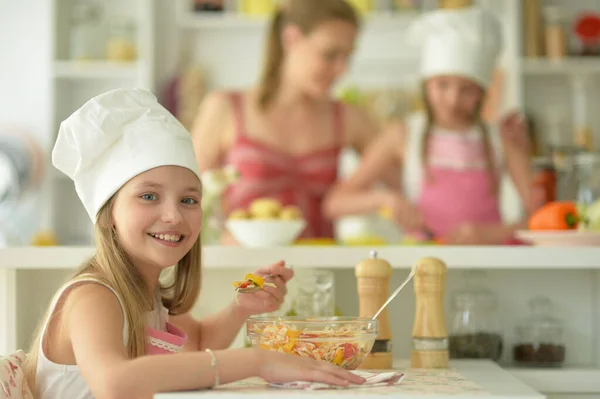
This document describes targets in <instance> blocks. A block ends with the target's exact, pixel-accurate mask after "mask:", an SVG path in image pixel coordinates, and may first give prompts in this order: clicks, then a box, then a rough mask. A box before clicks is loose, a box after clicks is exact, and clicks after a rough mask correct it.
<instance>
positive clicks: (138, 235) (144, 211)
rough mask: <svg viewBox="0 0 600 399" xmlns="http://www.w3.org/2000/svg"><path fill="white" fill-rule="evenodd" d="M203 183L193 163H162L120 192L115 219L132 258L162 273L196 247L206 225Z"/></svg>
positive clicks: (114, 214) (113, 216) (120, 240)
mask: <svg viewBox="0 0 600 399" xmlns="http://www.w3.org/2000/svg"><path fill="white" fill-rule="evenodd" d="M201 197H202V185H201V183H200V180H199V179H198V177H197V176H196V175H195V174H194V173H193V172H192V171H191V170H189V169H187V168H183V167H180V166H160V167H157V168H154V169H151V170H149V171H146V172H144V173H141V174H139V175H137V176H136V177H134V178H133V179H131V180H130V181H128V182H127V183H126V184H125V185H124V186H123V187H122V188H121V189H120V190H119V192H118V193H117V195H116V197H115V202H114V205H113V209H112V221H113V226H114V228H115V230H116V236H117V239H118V240H119V244H120V245H121V247H122V248H123V250H124V251H125V252H126V253H127V255H128V256H129V258H130V259H131V261H132V262H133V264H134V265H136V267H138V268H139V269H140V271H141V272H142V274H146V273H145V271H146V270H148V271H150V270H154V271H155V272H156V273H157V274H160V271H161V270H162V269H164V268H167V267H170V266H173V265H175V264H177V262H179V261H180V260H181V259H182V258H183V256H184V255H185V254H186V253H187V252H188V251H189V250H190V249H191V248H192V245H194V243H195V242H196V240H197V239H198V236H199V234H200V230H201V226H202V209H201V206H200V203H201Z"/></svg>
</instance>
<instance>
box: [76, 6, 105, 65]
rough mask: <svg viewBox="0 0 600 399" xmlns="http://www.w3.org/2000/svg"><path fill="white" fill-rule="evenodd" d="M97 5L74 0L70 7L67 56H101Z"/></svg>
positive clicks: (99, 16) (77, 57)
mask: <svg viewBox="0 0 600 399" xmlns="http://www.w3.org/2000/svg"><path fill="white" fill-rule="evenodd" d="M101 22H102V21H101V12H100V8H99V6H97V5H96V4H92V3H89V2H81V1H78V2H76V3H75V4H74V5H73V7H72V8H71V27H70V32H69V58H71V59H74V60H89V59H96V58H101V57H102V55H101V53H100V51H101V48H102V44H101V42H100V41H101V40H102V38H103V36H102V24H101Z"/></svg>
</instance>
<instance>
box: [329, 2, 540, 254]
mask: <svg viewBox="0 0 600 399" xmlns="http://www.w3.org/2000/svg"><path fill="white" fill-rule="evenodd" d="M410 35H411V36H412V37H414V38H417V39H418V40H419V41H420V48H421V49H422V50H421V51H422V54H421V58H422V61H421V62H422V64H421V69H420V74H421V77H422V79H423V97H424V103H425V112H423V113H418V114H415V115H411V116H409V118H408V119H407V121H406V123H405V124H399V125H396V126H393V127H392V128H391V129H390V130H389V131H388V132H386V133H385V134H383V135H382V136H380V138H379V139H378V140H377V142H375V143H374V144H373V145H372V146H371V147H370V148H369V150H368V151H367V153H366V155H365V156H364V157H363V160H362V162H361V164H360V166H359V168H358V170H357V171H356V173H355V174H354V175H353V176H352V177H351V178H349V179H347V180H346V181H343V182H340V183H339V184H338V185H337V186H336V187H335V188H334V189H333V190H332V191H331V192H330V194H329V197H328V198H327V200H326V201H325V204H324V212H325V213H326V214H327V215H328V216H329V217H331V218H337V217H340V216H343V215H347V214H356V213H366V212H373V211H377V210H380V209H381V208H383V207H385V208H388V209H390V210H391V213H392V216H393V218H394V220H395V221H396V222H397V223H398V224H400V225H401V226H402V227H403V228H404V230H405V231H406V232H411V233H412V232H418V233H420V235H421V236H426V237H430V238H438V239H441V240H443V241H445V242H447V243H449V244H461V245H469V244H501V243H507V242H509V241H510V240H511V237H512V236H513V232H514V231H515V229H517V228H519V227H520V226H522V225H523V222H521V223H516V224H513V225H505V224H503V223H502V218H501V214H500V208H499V204H498V203H499V201H498V194H499V189H500V177H501V167H502V165H503V164H505V165H506V168H507V170H508V172H509V174H510V177H511V178H512V180H513V182H514V184H515V186H516V188H517V190H518V192H519V194H520V196H521V199H522V200H523V202H524V203H525V204H530V203H531V198H530V197H531V194H530V186H529V182H530V172H529V158H528V154H527V150H526V146H525V145H521V144H518V143H517V142H518V140H513V139H509V138H515V137H519V136H524V135H525V132H524V124H523V122H521V120H520V118H519V116H518V115H516V114H515V115H511V116H509V117H508V118H506V119H505V120H504V121H503V122H502V125H501V132H500V136H501V137H503V139H502V140H500V138H499V137H498V134H497V132H495V131H494V130H493V129H489V128H488V127H487V126H486V125H485V124H484V123H483V122H482V120H481V115H480V114H481V112H480V111H481V107H482V103H483V100H484V96H485V90H486V88H487V87H488V85H489V83H490V79H491V77H492V73H493V71H494V67H495V64H496V59H497V56H498V54H499V52H500V49H501V36H502V33H501V29H500V25H499V23H498V21H497V20H496V19H495V18H493V16H491V15H489V14H488V13H486V12H485V11H483V10H482V9H479V8H476V7H472V8H465V9H456V10H436V11H433V12H431V13H428V14H426V15H425V16H423V17H422V19H421V20H420V21H418V22H416V24H415V25H414V26H413V27H412V28H411V32H410ZM394 168H400V169H401V172H402V190H398V189H388V190H379V191H375V190H373V189H372V187H373V185H374V184H375V183H377V182H378V181H380V180H381V178H382V176H384V173H386V172H389V170H390V169H394Z"/></svg>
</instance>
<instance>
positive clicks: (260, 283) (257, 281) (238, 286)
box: [233, 273, 277, 302]
mask: <svg viewBox="0 0 600 399" xmlns="http://www.w3.org/2000/svg"><path fill="white" fill-rule="evenodd" d="M233 286H234V287H235V301H236V302H238V294H239V293H242V294H251V293H254V292H258V291H262V290H264V289H265V287H273V288H277V286H276V285H275V284H273V283H269V282H267V281H265V279H264V278H263V277H261V276H259V275H258V274H254V273H248V274H246V276H244V280H242V281H234V282H233Z"/></svg>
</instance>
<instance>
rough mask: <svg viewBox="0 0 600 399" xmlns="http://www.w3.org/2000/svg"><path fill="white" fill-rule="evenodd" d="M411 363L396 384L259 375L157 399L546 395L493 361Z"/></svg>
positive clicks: (521, 398) (523, 398) (530, 398)
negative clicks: (297, 385)
mask: <svg viewBox="0 0 600 399" xmlns="http://www.w3.org/2000/svg"><path fill="white" fill-rule="evenodd" d="M408 365H409V364H408V362H407V361H403V362H400V363H399V364H397V365H395V370H400V371H404V372H405V373H406V376H405V377H404V380H402V382H400V383H399V384H397V385H395V386H387V387H373V388H354V389H328V390H315V391H306V390H294V389H289V390H282V389H278V388H269V387H268V386H267V384H266V383H265V382H264V381H262V380H261V379H259V378H253V379H248V380H244V381H240V382H236V383H232V384H227V385H223V386H221V387H218V388H216V389H214V390H202V391H194V392H176V393H162V394H157V395H155V396H154V398H155V399H209V398H231V399H234V398H243V399H253V398H256V399H258V398H269V397H273V398H275V397H281V396H285V397H287V398H311V399H328V398H332V397H335V396H338V397H352V398H365V399H366V398H375V397H382V396H388V397H401V398H403V399H413V398H415V399H417V398H419V399H421V398H427V397H431V398H433V397H435V398H436V399H445V398H448V399H449V398H452V399H475V398H477V399H480V398H490V399H492V398H493V399H542V398H545V396H544V395H542V394H540V393H538V392H536V391H534V390H533V389H531V388H530V387H528V386H527V385H525V384H524V383H522V382H521V381H519V380H518V379H517V378H515V377H513V376H512V375H511V374H509V373H508V372H506V371H504V370H503V369H502V368H501V367H499V366H498V365H496V364H495V363H494V362H491V361H478V360H457V361H452V362H451V363H450V369H449V370H411V369H410V368H409V367H408Z"/></svg>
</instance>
